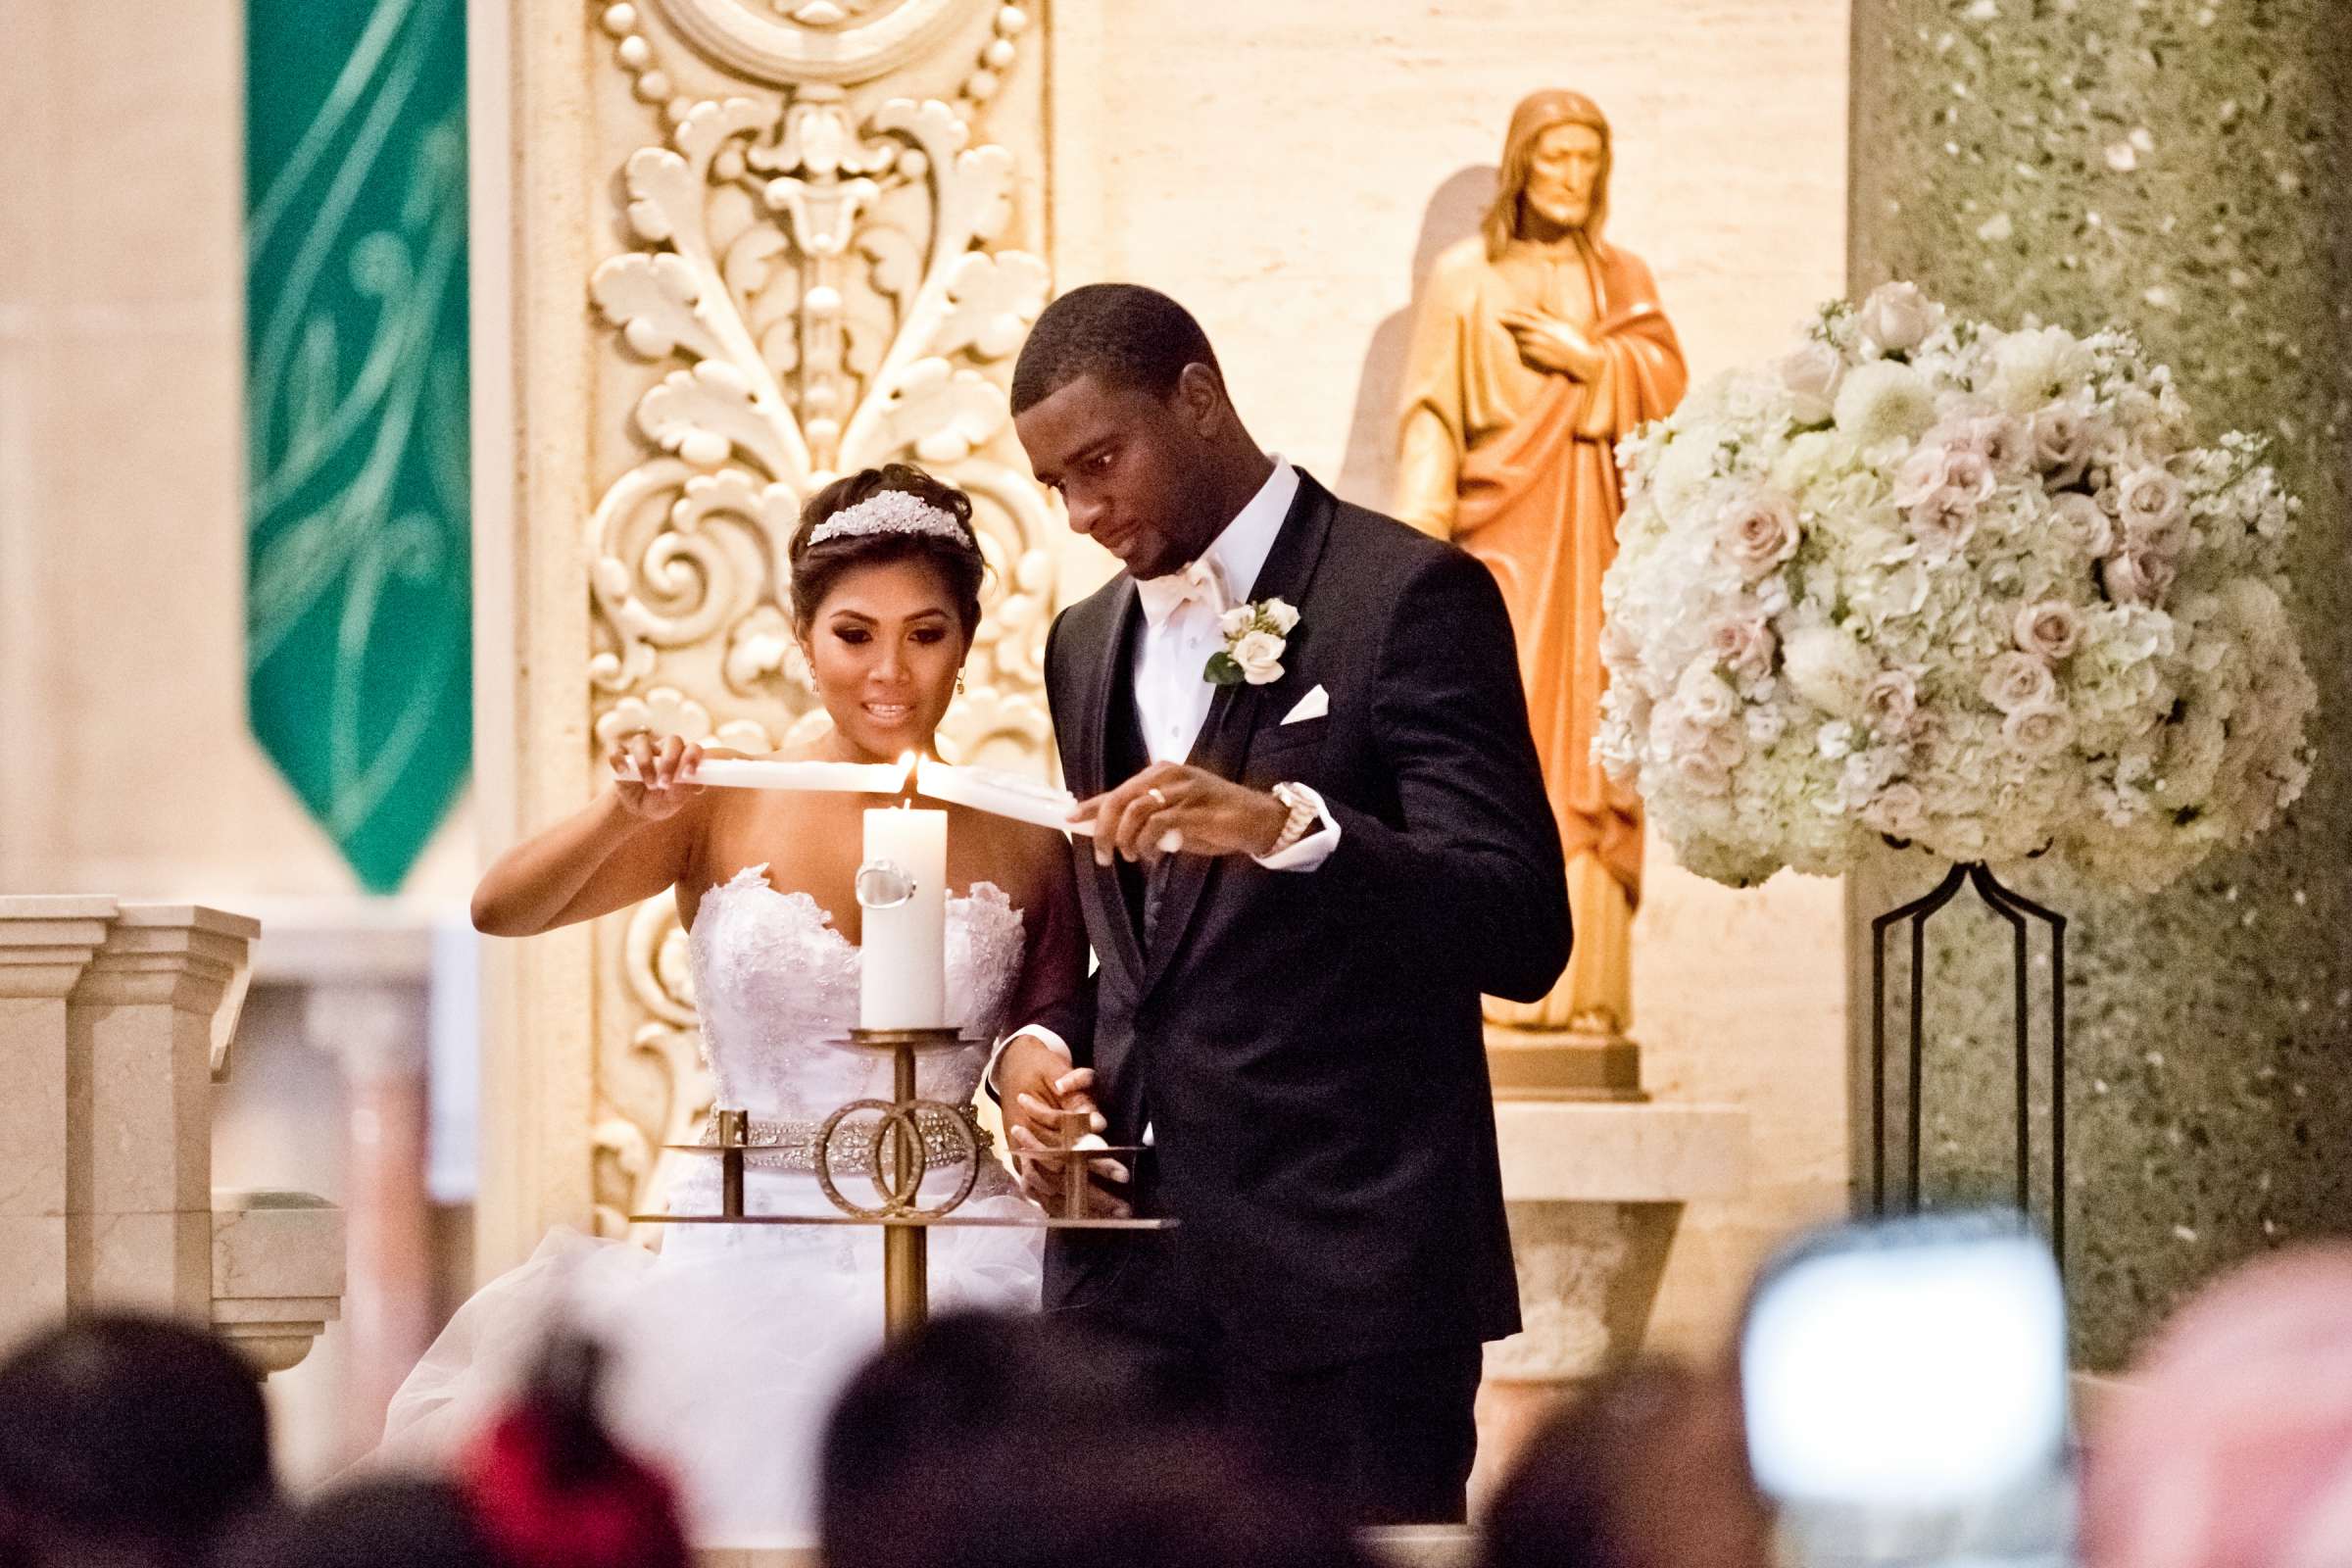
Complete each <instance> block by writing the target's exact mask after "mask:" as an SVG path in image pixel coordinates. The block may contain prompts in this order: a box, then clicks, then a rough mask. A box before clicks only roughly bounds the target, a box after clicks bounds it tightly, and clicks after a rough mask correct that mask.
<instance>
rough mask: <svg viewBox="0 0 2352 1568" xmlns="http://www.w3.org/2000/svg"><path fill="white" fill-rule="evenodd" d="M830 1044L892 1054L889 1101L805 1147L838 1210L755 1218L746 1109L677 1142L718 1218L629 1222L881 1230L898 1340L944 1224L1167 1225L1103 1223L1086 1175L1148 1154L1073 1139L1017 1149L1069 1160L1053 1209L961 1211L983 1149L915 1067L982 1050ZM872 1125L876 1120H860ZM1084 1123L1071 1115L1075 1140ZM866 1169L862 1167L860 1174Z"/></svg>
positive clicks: (918, 1308) (950, 1043)
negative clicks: (846, 1162)
mask: <svg viewBox="0 0 2352 1568" xmlns="http://www.w3.org/2000/svg"><path fill="white" fill-rule="evenodd" d="M834 1044H836V1045H838V1046H841V1047H843V1048H844V1049H847V1050H854V1051H861V1052H887V1053H889V1054H890V1057H891V1098H890V1099H888V1100H882V1099H864V1100H853V1101H851V1102H849V1103H847V1104H845V1105H843V1106H841V1107H840V1108H839V1109H837V1110H835V1111H834V1112H833V1113H832V1114H831V1115H830V1116H828V1117H826V1118H825V1119H824V1120H823V1121H822V1122H820V1123H819V1124H818V1125H817V1128H816V1130H815V1133H814V1135H813V1137H812V1138H811V1139H810V1140H809V1146H808V1150H809V1164H810V1165H811V1167H812V1170H813V1174H814V1176H815V1178H816V1184H817V1187H818V1189H819V1190H820V1191H821V1192H823V1194H824V1195H825V1198H826V1201H829V1202H830V1203H831V1204H832V1205H833V1206H834V1207H835V1208H836V1209H838V1210H839V1211H840V1212H839V1213H838V1214H752V1213H747V1212H746V1211H745V1205H744V1172H745V1168H746V1166H747V1164H748V1163H749V1161H750V1159H751V1156H752V1155H754V1154H756V1153H758V1152H760V1150H761V1149H762V1148H763V1147H765V1146H763V1145H760V1144H757V1143H755V1142H754V1141H753V1138H754V1135H753V1129H752V1123H751V1117H750V1113H749V1112H747V1111H744V1110H740V1109H736V1108H733V1107H718V1108H714V1109H713V1110H712V1111H711V1141H710V1142H708V1143H701V1144H671V1145H668V1146H666V1147H667V1148H669V1149H671V1150H673V1151H676V1152H681V1153H691V1154H702V1155H714V1156H716V1158H717V1159H718V1162H719V1211H718V1212H717V1213H716V1214H632V1215H630V1216H629V1221H630V1223H631V1224H644V1225H681V1224H683V1225H711V1224H717V1225H873V1226H878V1227H880V1229H881V1231H882V1320H883V1332H884V1335H885V1336H886V1337H887V1338H888V1339H891V1340H898V1339H902V1338H904V1337H905V1336H907V1335H908V1334H911V1333H913V1332H914V1331H915V1330H917V1329H919V1328H921V1327H922V1326H923V1324H924V1322H925V1321H926V1320H927V1319H928V1317H929V1315H930V1299H931V1292H930V1240H931V1234H930V1233H931V1231H932V1229H933V1228H934V1227H938V1226H973V1227H983V1226H985V1227H993V1228H1005V1229H1044V1230H1094V1231H1156V1230H1166V1229H1170V1228H1172V1225H1173V1222H1172V1221H1169V1220H1161V1219H1099V1218H1096V1217H1094V1216H1093V1215H1092V1214H1091V1213H1090V1212H1089V1209H1090V1206H1091V1204H1090V1201H1089V1195H1088V1171H1089V1169H1090V1168H1091V1166H1092V1164H1093V1163H1094V1162H1095V1161H1097V1160H1102V1159H1105V1158H1119V1159H1128V1160H1132V1159H1133V1158H1134V1157H1135V1156H1136V1155H1138V1154H1140V1153H1141V1152H1143V1151H1142V1150H1141V1149H1140V1148H1137V1147H1135V1146H1130V1145H1119V1146H1104V1147H1101V1148H1093V1149H1079V1148H1076V1147H1075V1144H1074V1138H1073V1140H1072V1142H1071V1143H1070V1144H1068V1145H1065V1147H1064V1148H1063V1149H1058V1150H1054V1151H1050V1152H1015V1154H1014V1155H1013V1157H1014V1158H1015V1159H1016V1160H1034V1159H1041V1158H1055V1159H1066V1160H1067V1165H1066V1167H1065V1169H1064V1171H1063V1173H1062V1186H1061V1190H1060V1192H1059V1193H1058V1194H1057V1195H1056V1197H1057V1198H1058V1200H1059V1202H1058V1204H1057V1206H1058V1208H1059V1210H1060V1211H1059V1212H1058V1213H1052V1214H1049V1213H1045V1212H1043V1211H1041V1212H1039V1213H1037V1214H1035V1215H1023V1216H1019V1217H977V1216H975V1217H966V1216H962V1215H959V1214H958V1213H957V1212H956V1211H957V1210H958V1209H960V1208H961V1207H962V1206H963V1204H964V1201H966V1200H967V1199H969V1198H970V1197H971V1196H972V1191H973V1189H974V1188H975V1187H976V1186H978V1184H979V1180H980V1169H981V1162H982V1161H983V1160H984V1159H986V1158H987V1157H988V1156H987V1153H986V1152H985V1150H984V1148H983V1145H982V1143H981V1139H980V1135H979V1132H978V1129H977V1127H976V1126H975V1124H974V1121H973V1118H972V1113H971V1111H970V1109H969V1108H968V1107H965V1106H958V1105H951V1104H949V1103H946V1102H944V1101H937V1100H925V1099H923V1098H922V1096H921V1093H920V1091H919V1089H918V1087H917V1082H916V1074H915V1065H916V1062H917V1061H918V1060H919V1059H920V1058H921V1057H922V1056H925V1055H929V1054H936V1053H940V1052H948V1051H958V1050H963V1049H967V1048H969V1047H971V1046H973V1045H975V1044H985V1042H974V1041H971V1040H967V1039H965V1038H964V1037H963V1035H962V1033H961V1031H959V1030H956V1029H853V1030H851V1031H850V1036H849V1038H848V1039H847V1040H837V1041H835V1042H834ZM867 1118H870V1119H871V1125H870V1127H869V1126H866V1125H864V1123H865V1121H866V1119H867ZM1077 1125H1078V1124H1077V1122H1076V1120H1075V1119H1073V1122H1072V1133H1073V1134H1075V1131H1076V1127H1077ZM844 1154H846V1155H849V1156H850V1157H851V1158H853V1159H855V1160H856V1162H857V1166H856V1167H847V1166H845V1168H844V1169H843V1170H842V1171H837V1170H836V1168H835V1160H836V1157H837V1156H838V1155H844ZM858 1167H861V1168H858ZM852 1170H855V1174H859V1175H863V1176H865V1177H866V1178H867V1179H868V1180H870V1181H871V1182H872V1183H873V1187H874V1195H875V1199H876V1201H874V1202H871V1203H863V1202H859V1201H857V1200H856V1199H855V1198H853V1197H851V1196H850V1195H849V1194H847V1193H844V1192H843V1191H842V1188H841V1179H842V1178H843V1176H844V1175H847V1174H850V1173H851V1171H852ZM949 1170H952V1171H955V1172H956V1173H957V1180H956V1186H955V1188H954V1190H953V1191H952V1192H950V1193H949V1194H948V1195H947V1196H946V1197H944V1198H941V1199H938V1200H936V1201H933V1202H931V1203H928V1204H926V1203H924V1202H923V1201H922V1188H923V1183H924V1181H925V1179H926V1178H928V1177H929V1176H930V1175H931V1174H932V1173H933V1172H934V1171H949Z"/></svg>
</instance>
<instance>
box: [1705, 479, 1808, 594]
mask: <svg viewBox="0 0 2352 1568" xmlns="http://www.w3.org/2000/svg"><path fill="white" fill-rule="evenodd" d="M1797 537H1798V530H1797V525H1796V505H1795V503H1793V502H1791V501H1790V500H1789V498H1788V497H1787V496H1784V495H1778V494H1775V493H1774V492H1772V491H1769V490H1758V491H1755V492H1754V493H1752V494H1749V495H1746V496H1742V497H1741V498H1740V499H1739V500H1737V501H1734V502H1732V503H1731V504H1730V505H1728V506H1726V507H1725V508H1724V509H1723V511H1722V513H1721V514H1719V522H1718V527H1717V532H1716V536H1715V548H1716V550H1717V551H1718V553H1720V554H1721V555H1722V556H1723V558H1724V559H1725V560H1726V561H1729V562H1730V563H1731V564H1734V565H1735V566H1738V567H1739V568H1740V575H1741V576H1743V577H1745V578H1746V579H1747V580H1748V581H1749V582H1754V581H1755V580H1756V579H1757V578H1759V577H1764V576H1768V575H1770V574H1771V572H1772V570H1773V568H1774V567H1776V566H1778V565H1779V564H1781V563H1782V562H1784V561H1787V560H1788V559H1789V557H1790V556H1793V555H1795V554H1796V542H1797Z"/></svg>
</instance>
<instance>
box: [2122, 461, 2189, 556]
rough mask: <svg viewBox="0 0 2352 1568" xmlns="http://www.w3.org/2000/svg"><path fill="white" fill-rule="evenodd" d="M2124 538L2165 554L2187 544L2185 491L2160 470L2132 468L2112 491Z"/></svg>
mask: <svg viewBox="0 0 2352 1568" xmlns="http://www.w3.org/2000/svg"><path fill="white" fill-rule="evenodd" d="M2115 499H2116V507H2117V515H2118V516H2119V517H2121V519H2122V520H2123V524H2124V537H2125V538H2127V539H2130V540H2131V541H2132V542H2133V543H2135V544H2138V545H2142V546H2144V547H2146V548H2149V549H2152V550H2156V551H2158V552H2160V553H2162V554H2164V555H2168V556H2171V555H2178V554H2180V547H2181V546H2182V545H2184V544H2186V543H2187V532H2188V530H2187V523H2188V492H2187V491H2186V490H2185V489H2184V488H2183V487H2182V486H2181V483H2180V480H2178V479H2176V478H2174V477H2173V476H2172V474H2170V473H2168V472H2167V471H2165V470H2164V469H2162V468H2157V467H2146V468H2135V469H2133V470H2132V471H2131V472H2130V473H2128V474H2126V475H2124V479H2123V482H2122V483H2121V484H2119V485H2117V486H2116V488H2115Z"/></svg>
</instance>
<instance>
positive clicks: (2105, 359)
mask: <svg viewBox="0 0 2352 1568" xmlns="http://www.w3.org/2000/svg"><path fill="white" fill-rule="evenodd" d="M1619 457H1620V461H1621V463H1622V465H1623V466H1624V469H1625V474H1626V511H1625V515H1624V518H1623V520H1622V521H1621V523H1620V525H1619V532H1618V557H1617V561H1616V564H1615V565H1614V566H1612V567H1611V569H1610V571H1609V574H1608V577H1607V579H1606V582H1605V584H1604V586H1603V603H1604V606H1605V608H1606V612H1607V634H1606V637H1605V639H1604V646H1603V648H1602V658H1603V660H1604V662H1606V664H1607V667H1608V674H1609V682H1610V684H1609V689H1608V692H1607V695H1606V697H1605V699H1604V701H1603V706H1602V720H1601V726H1600V732H1599V735H1598V738H1597V740H1596V741H1595V743H1594V753H1595V755H1596V756H1597V757H1598V759H1599V760H1600V761H1601V762H1602V764H1603V765H1604V766H1605V767H1606V768H1607V769H1608V770H1609V772H1610V773H1611V774H1612V775H1614V776H1616V777H1618V778H1620V779H1628V780H1631V781H1633V782H1634V783H1635V784H1636V786H1637V787H1638V788H1639V789H1640V791H1641V793H1642V797H1643V799H1644V800H1645V801H1646V802H1647V803H1648V806H1649V808H1650V809H1651V810H1652V811H1653V812H1655V813H1656V815H1657V818H1658V821H1659V825H1660V827H1661V828H1662V829H1663V831H1664V832H1665V834H1666V837H1667V838H1668V839H1669V840H1670V841H1671V842H1672V843H1673V845H1674V848H1675V851H1676V853H1677V855H1678V856H1679V857H1680V858H1681V859H1682V861H1683V863H1684V864H1686V865H1688V866H1689V867H1691V869H1692V870H1695V871H1698V872H1700V873H1701V874H1703V875H1706V876H1709V877H1713V878H1715V879H1716V880H1718V881H1723V882H1729V883H1732V884H1735V885H1748V884H1753V883H1756V882H1760V881H1762V880H1763V879H1764V878H1766V877H1767V876H1770V875H1771V874H1772V873H1773V872H1774V871H1776V870H1778V869H1779V868H1780V867H1782V866H1784V865H1786V866H1792V867H1794V868H1795V869H1797V870H1799V871H1806V872H1814V873H1820V874H1836V873H1838V872H1842V871H1844V870H1847V869H1848V868H1850V867H1851V866H1853V865H1854V864H1855V863H1856V861H1857V860H1858V859H1859V858H1861V857H1862V856H1863V855H1864V854H1865V852H1866V851H1868V850H1869V849H1870V847H1871V846H1872V845H1874V844H1876V843H1877V842H1879V841H1880V840H1882V839H1891V840H1895V841H1897V842H1901V843H1908V844H1914V845H1917V846H1918V847H1920V848H1921V849H1923V850H1926V851H1928V852H1929V853H1931V854H1933V855H1936V856H1937V857H1939V858H1944V859H1948V860H1953V861H1964V862H1966V861H1989V862H1996V863H1997V862H2004V861H2012V860H2017V859H2021V858H2026V857H2029V856H2034V855H2040V854H2043V853H2045V852H2046V853H2049V854H2051V855H2052V856H2054V857H2055V858H2058V859H2060V860H2061V861H2063V862H2065V863H2067V864H2068V865H2070V866H2072V867H2073V868H2074V869H2075V870H2077V871H2078V872H2080V873H2082V874H2083V875H2084V876H2086V877H2088V878H2089V879H2091V880H2094V881H2100V882H2106V883H2111V884H2115V885H2118V886H2121V887H2124V888H2128V889H2131V890H2135V891H2140V892H2152V891H2154V890H2156V889H2158V888H2161V887H2163V886H2165V885H2166V884H2168V883H2170V882H2172V881H2173V880H2175V879H2176V878H2178V877H2179V876H2180V875H2181V874H2182V873H2183V872H2185V871H2187V870H2188V869H2189V868H2190V867H2192V866H2194V865H2195V864H2196V863H2197V862H2198V861H2200V860H2202V859H2203V858H2205V857H2206V856H2208V855H2210V854H2211V853H2213V852H2214V851H2215V850H2219V849H2225V848H2229V847H2232V846H2235V845H2239V844H2243V843H2245V842H2246V841H2247V840H2249V839H2251V838H2253V837H2254V836H2255V835H2257V834H2259V833H2261V832H2263V831H2264V830H2265V829H2267V828H2268V827H2269V826H2270V825H2271V824H2272V823H2273V822H2274V821H2276V820H2277V818H2278V814H2279V812H2280V811H2281V810H2283V809H2285V808H2286V807H2287V806H2288V805H2290V804H2292V803H2293V801H2294V800H2295V799H2296V797H2297V796H2298V795H2300V794H2301V793H2302V790H2303V786H2304V782H2305V779H2306V777H2307V776H2308V771H2309V768H2308V762H2307V759H2306V755H2305V748H2304V726H2305V722H2306V720H2307V719H2308V718H2309V716H2310V714H2311V713H2312V711H2313V710H2314V707H2315V706H2316V704H2317V701H2318V691H2317V688H2316V687H2315V686H2314V684H2313V682H2312V679H2311V677H2310V675H2309V674H2308V673H2307V672H2306V670H2305V668H2304V665H2303V660H2302V656H2301V653H2300V652H2299V650H2298V648H2297V646H2296V641H2295V635H2294V631H2293V628H2292V626H2291V624H2290V622H2289V618H2288V615H2287V612H2286V608H2285V603H2284V592H2285V582H2284V578H2283V576H2282V574H2281V561H2282V554H2283V546H2284V542H2285V538H2286V532H2287V528H2288V525H2289V523H2290V522H2291V520H2292V519H2293V517H2294V515H2295V513H2296V510H2297V507H2296V503H2295V501H2294V500H2293V499H2292V498H2291V497H2289V496H2288V495H2287V494H2286V493H2285V492H2284V491H2283V490H2282V489H2281V487H2280V485H2279V483H2278V475H2277V474H2276V473H2275V472H2274V471H2273V470H2272V468H2271V467H2270V466H2268V465H2267V464H2266V463H2265V462H2264V444H2263V442H2262V441H2261V440H2260V439H2258V438H2256V437H2253V436H2248V435H2242V434H2230V435H2225V436H2223V437H2222V438H2221V440H2220V441H2219V442H2218V443H2216V444H2214V445H2211V446H2197V445H2195V444H2193V441H2192V438H2191V434H2190V422H2189V413H2188V409H2187V407H2186V406H2185V404H2184V403H2183V402H2182V401H2181V398H2180V393H2179V392H2178V391H2177V390H2176V389H2175V387H2174V385H2173V381H2172V376H2171V374H2170V372H2169V371H2168V370H2167V369H2165V368H2163V367H2161V366H2151V365H2149V364H2148V363H2147V361H2146V360H2145V358H2144V357H2143V356H2142V354H2141V352H2140V349H2139V345H2138V344H2137V342H2136V341H2135V340H2134V339H2133V338H2132V337H2131V334H2129V333H2127V332H2122V331H2107V332H2101V333H2098V334H2096V335H2094V336H2091V337H2087V338H2077V337H2075V336H2073V335H2072V334H2070V333H2067V332H2064V331H2061V330H2059V329H2058V328H2055V327H2041V328H2034V329H2029V330H2023V331H2014V332H2002V331H1999V330H1997V329H1995V328H1993V327H1990V326H1986V325H1985V324H1983V323H1981V322H1976V321H1970V320H1963V319H1956V318H1953V317H1951V316H1949V315H1948V314H1947V313H1946V312H1944V310H1943V309H1942V308H1941V307H1939V306H1937V305H1936V304H1934V303H1933V302H1931V301H1929V300H1928V299H1927V298H1925V297H1924V296H1923V295H1922V294H1921V293H1920V291H1919V290H1918V289H1917V288H1915V287H1912V286H1911V285H1909V284H1904V283H1894V284H1889V285H1887V287H1885V288H1882V289H1880V290H1879V291H1878V292H1876V293H1875V294H1873V295H1872V296H1871V297H1870V299H1869V300H1868V301H1866V302H1865V303H1864V304H1863V305H1862V306H1861V307H1860V308H1859V309H1856V308H1854V307H1852V306H1849V305H1846V304H1844V303H1838V304H1833V305H1831V306H1828V307H1826V308H1825V309H1824V310H1823V311H1822V313H1821V316H1820V318H1819V319H1817V320H1816V321H1814V322H1813V323H1811V325H1810V327H1809V329H1808V331H1807V333H1806V336H1805V341H1804V342H1803V343H1802V344H1801V345H1800V346H1799V347H1798V348H1797V349H1796V350H1795V351H1794V352H1793V353H1791V354H1789V355H1788V356H1785V357H1784V358H1782V359H1780V360H1778V361H1775V362H1773V363H1772V364H1770V365H1768V366H1765V367H1762V368H1751V369H1744V370H1737V371H1734V372H1732V373H1730V374H1727V375H1724V376H1721V377H1719V378H1718V379H1716V380H1715V381H1713V382H1712V383H1710V384H1708V385H1707V386H1705V387H1703V388H1701V389H1699V390H1698V391H1697V392H1696V393H1695V394H1694V395H1693V396H1692V397H1691V399H1690V400H1689V401H1687V402H1686V403H1685V404H1684V405H1683V406H1682V408H1681V409H1680V410H1679V411H1678V412H1677V413H1676V414H1675V415H1674V416H1673V417H1671V418H1668V419H1665V420H1663V421H1660V422H1658V423H1654V424H1651V425H1648V426H1645V427H1644V428H1642V430H1639V431H1637V432H1635V433H1634V434H1633V435H1632V436H1630V437H1628V438H1627V439H1626V441H1625V442H1624V443H1623V445H1622V446H1621V448H1620V451H1619Z"/></svg>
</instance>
